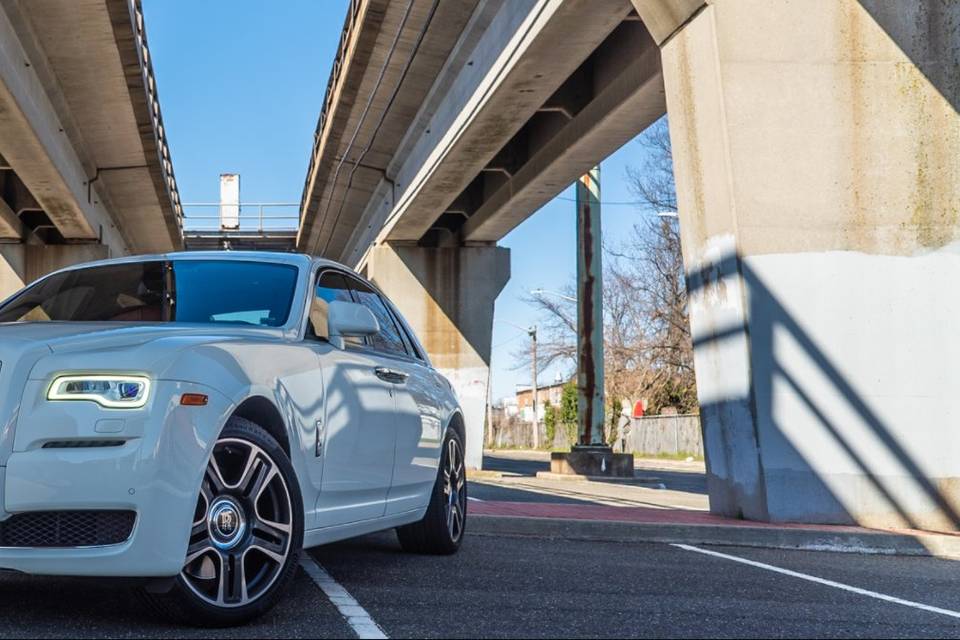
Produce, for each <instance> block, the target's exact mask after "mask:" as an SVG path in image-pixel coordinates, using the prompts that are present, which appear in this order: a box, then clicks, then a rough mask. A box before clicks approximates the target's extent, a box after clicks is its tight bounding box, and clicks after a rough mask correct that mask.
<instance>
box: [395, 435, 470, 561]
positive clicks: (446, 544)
mask: <svg viewBox="0 0 960 640" xmlns="http://www.w3.org/2000/svg"><path fill="white" fill-rule="evenodd" d="M463 452H464V449H463V439H462V438H461V437H460V434H459V433H457V432H456V431H455V430H453V429H449V430H448V431H447V435H446V437H445V438H444V441H443V451H442V454H441V456H440V468H439V469H438V470H437V480H436V482H435V483H434V485H433V492H432V493H431V494H430V504H429V506H428V507H427V513H426V515H424V517H423V520H420V521H419V522H414V523H413V524H408V525H405V526H402V527H397V539H398V540H399V541H400V546H401V547H403V549H404V551H409V552H411V553H423V554H431V555H450V554H453V553H456V552H457V550H458V549H459V548H460V544H461V543H462V542H463V536H464V533H465V532H466V525H467V479H466V469H465V468H464V461H463Z"/></svg>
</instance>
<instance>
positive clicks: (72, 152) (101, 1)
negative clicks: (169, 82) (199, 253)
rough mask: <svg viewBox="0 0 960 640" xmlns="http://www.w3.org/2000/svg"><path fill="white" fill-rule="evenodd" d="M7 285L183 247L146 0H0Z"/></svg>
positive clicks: (0, 185) (0, 152)
mask: <svg viewBox="0 0 960 640" xmlns="http://www.w3.org/2000/svg"><path fill="white" fill-rule="evenodd" d="M0 156H2V160H0V243H2V244H0V256H2V257H3V260H2V261H0V263H2V264H0V288H2V289H3V293H4V294H8V293H11V292H12V291H14V290H16V289H17V288H19V287H20V286H22V284H23V283H24V282H28V281H30V280H32V279H34V278H36V277H38V276H40V275H43V274H44V273H47V272H49V271H50V270H52V269H55V268H58V267H60V266H63V265H66V264H71V263H75V262H80V261H83V260H87V259H93V258H98V257H106V256H110V255H125V254H129V253H141V252H154V251H168V250H172V249H174V248H179V247H180V245H181V235H180V222H179V220H180V216H181V212H180V203H179V195H178V193H177V185H176V180H175V178H174V174H173V167H172V164H171V160H170V153H169V150H168V148H167V143H166V140H165V132H164V128H163V118H162V116H161V113H160V106H159V102H158V96H157V88H156V82H155V80H154V76H153V72H152V68H151V64H150V51H149V48H148V47H147V40H146V34H145V32H144V24H143V14H142V12H141V10H140V2H139V0H2V1H0Z"/></svg>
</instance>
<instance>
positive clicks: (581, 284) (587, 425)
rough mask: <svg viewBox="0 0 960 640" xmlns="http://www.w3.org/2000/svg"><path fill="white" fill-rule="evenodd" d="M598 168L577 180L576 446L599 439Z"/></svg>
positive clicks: (591, 444) (600, 287)
mask: <svg viewBox="0 0 960 640" xmlns="http://www.w3.org/2000/svg"><path fill="white" fill-rule="evenodd" d="M600 234H601V229H600V167H599V166H597V167H594V168H593V169H591V170H590V171H589V172H588V173H586V174H584V175H583V176H581V177H580V179H579V180H577V328H578V331H577V334H578V335H577V391H578V393H577V418H578V420H577V421H578V422H579V427H580V434H579V435H580V438H579V445H580V446H581V447H599V446H602V445H603V444H604V442H603V426H604V416H603V280H602V277H603V261H602V259H603V253H602V252H603V244H602V238H601V235H600Z"/></svg>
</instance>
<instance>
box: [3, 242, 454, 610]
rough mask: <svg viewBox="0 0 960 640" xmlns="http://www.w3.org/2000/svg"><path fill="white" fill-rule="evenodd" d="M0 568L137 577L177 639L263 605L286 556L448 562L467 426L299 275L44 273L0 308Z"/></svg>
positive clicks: (173, 265)
mask: <svg viewBox="0 0 960 640" xmlns="http://www.w3.org/2000/svg"><path fill="white" fill-rule="evenodd" d="M0 386H2V388H3V390H4V393H3V394H2V395H0V569H9V570H15V571H21V572H26V573H30V574H46V575H69V576H104V577H140V578H146V579H148V580H145V581H144V582H143V584H144V591H145V594H146V597H147V598H148V599H149V600H150V601H152V602H153V603H155V604H156V605H157V606H160V607H162V608H164V609H165V610H167V611H169V612H171V613H174V614H176V615H177V616H179V617H181V618H182V619H184V620H185V621H187V622H192V623H195V624H207V625H230V624H239V623H242V622H244V621H247V620H249V619H251V618H253V617H255V616H257V615H260V614H262V613H263V612H265V611H266V610H268V609H269V608H270V607H271V606H273V605H274V604H275V603H276V601H277V600H278V598H279V597H280V596H281V593H282V591H283V589H284V587H285V586H286V585H287V583H289V582H290V579H291V577H292V576H293V574H294V572H295V571H296V567H297V563H298V560H299V556H300V553H301V550H302V549H303V548H308V547H312V546H316V545H320V544H324V543H328V542H332V541H335V540H340V539H343V538H348V537H352V536H357V535H360V534H364V533H368V532H373V531H378V530H383V529H390V528H395V529H396V531H397V535H398V538H399V540H400V543H401V545H402V546H403V547H404V549H406V550H409V551H413V552H418V553H437V554H450V553H453V552H455V551H456V550H457V549H458V547H459V545H460V543H461V541H462V539H463V535H464V527H465V524H466V513H467V502H466V479H465V474H464V444H465V434H464V424H463V418H462V414H461V410H460V407H459V406H458V403H457V400H456V398H455V395H454V393H453V391H452V389H451V387H450V384H449V383H448V382H447V380H446V379H445V378H444V377H443V376H441V375H440V374H439V373H438V372H437V371H435V370H434V369H433V368H432V367H431V365H430V361H429V359H428V358H427V355H426V353H425V351H424V349H423V346H422V345H421V344H420V342H419V341H418V340H417V337H416V336H415V335H414V333H413V331H411V330H410V327H409V326H408V325H407V323H406V322H405V321H404V319H403V317H401V315H400V314H399V313H398V312H397V309H396V308H395V307H394V306H393V305H392V304H391V303H390V301H389V300H388V299H387V298H386V297H385V296H384V295H383V294H382V293H381V292H379V291H378V290H377V289H376V287H374V286H373V285H371V284H370V283H369V282H367V281H366V280H364V279H363V278H361V277H359V276H358V275H357V274H355V273H353V272H352V271H350V270H349V269H347V268H345V267H343V266H341V265H338V264H335V263H333V262H328V261H324V260H319V259H314V258H311V257H308V256H304V255H295V254H271V253H259V252H257V253H252V252H251V253H242V252H190V253H173V254H167V255H157V256H146V257H136V258H123V259H116V260H107V261H101V262H94V263H89V264H84V265H79V266H76V267H71V268H68V269H64V270H61V271H57V272H55V273H52V274H50V275H48V276H46V277H44V278H42V279H40V280H38V281H36V282H34V283H33V284H31V285H29V286H27V287H26V288H24V289H23V290H21V291H20V292H18V293H16V294H15V295H13V296H12V297H11V298H9V299H8V300H6V301H5V302H4V303H3V304H2V305H0Z"/></svg>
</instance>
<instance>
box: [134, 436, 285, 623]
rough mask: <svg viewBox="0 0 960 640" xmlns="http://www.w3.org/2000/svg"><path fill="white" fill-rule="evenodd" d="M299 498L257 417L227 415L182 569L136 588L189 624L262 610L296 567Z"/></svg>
mask: <svg viewBox="0 0 960 640" xmlns="http://www.w3.org/2000/svg"><path fill="white" fill-rule="evenodd" d="M302 547H303V498H302V497H301V495H300V486H299V484H298V482H297V478H296V474H295V473H294V470H293V466H292V465H291V464H290V460H289V458H288V457H287V455H286V454H285V453H284V452H283V449H281V448H280V445H279V444H277V442H276V440H274V439H273V438H272V437H271V436H270V434H268V433H267V432H266V431H265V430H264V429H263V428H261V427H260V426H258V425H257V424H255V423H253V422H250V421H249V420H245V419H243V418H238V417H233V418H230V420H229V421H227V426H226V427H225V428H224V430H223V433H221V434H220V438H219V439H218V440H217V443H216V444H215V445H214V448H213V454H212V455H211V456H210V462H209V463H208V464H207V467H206V470H205V472H204V476H203V481H202V483H201V488H200V495H199V496H198V497H197V507H196V511H195V513H194V522H193V526H192V528H191V532H190V541H189V546H188V548H187V557H186V559H185V561H184V567H183V570H182V571H181V572H180V574H179V575H178V576H177V577H176V578H175V579H174V580H173V586H172V588H171V589H170V590H169V591H168V592H167V593H163V594H157V593H152V592H150V591H149V590H143V591H142V592H141V596H142V597H143V598H144V599H145V600H146V601H147V602H148V603H149V604H150V605H152V606H153V607H154V608H156V609H157V610H158V611H159V613H160V614H161V615H163V616H164V617H173V618H175V619H176V620H178V621H180V622H182V623H184V624H187V625H191V626H201V627H227V626H233V625H239V624H243V623H245V622H248V621H250V620H253V619H254V618H257V617H258V616H261V615H263V614H264V613H266V612H267V611H269V610H270V609H271V608H272V607H273V606H274V605H275V604H276V603H277V600H278V599H279V598H280V596H281V594H282V593H283V591H284V589H285V588H286V587H287V585H288V584H289V583H290V581H291V579H292V578H293V576H294V575H295V574H296V571H297V565H298V563H299V561H300V553H301V551H302Z"/></svg>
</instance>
